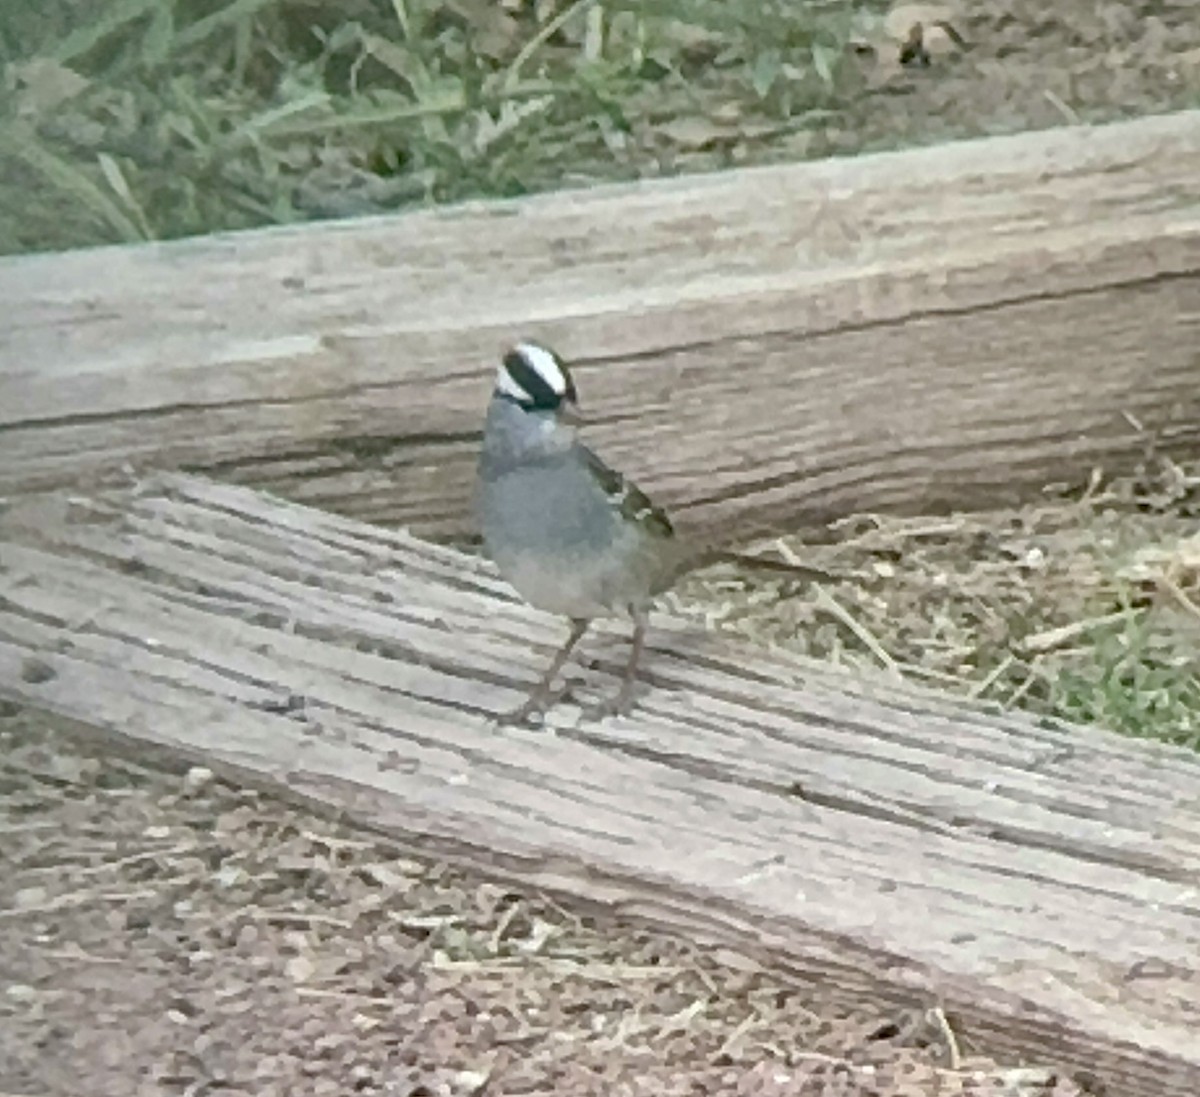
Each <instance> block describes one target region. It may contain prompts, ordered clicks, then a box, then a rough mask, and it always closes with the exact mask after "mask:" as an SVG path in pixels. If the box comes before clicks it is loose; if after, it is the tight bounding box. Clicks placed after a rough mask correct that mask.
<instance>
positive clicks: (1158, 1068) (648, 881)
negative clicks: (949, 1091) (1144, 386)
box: [0, 476, 1200, 1097]
mask: <svg viewBox="0 0 1200 1097" xmlns="http://www.w3.org/2000/svg"><path fill="white" fill-rule="evenodd" d="M653 626H654V627H653V630H652V642H651V647H650V649H649V651H648V654H647V659H646V661H645V672H646V680H645V681H644V682H643V689H644V693H643V697H642V703H641V706H640V708H639V709H638V711H637V712H636V713H635V715H634V717H633V718H631V719H628V720H622V721H609V722H604V723H595V724H589V723H586V722H579V721H578V710H577V709H576V708H574V707H572V706H571V705H564V706H562V707H561V708H560V709H557V710H555V713H554V718H553V720H552V725H551V727H550V728H549V729H547V730H544V731H536V730H516V729H497V728H496V727H494V726H493V725H492V724H491V723H490V722H489V716H490V714H492V713H494V712H497V711H501V710H503V709H504V708H506V707H508V706H510V705H511V704H512V703H513V702H514V701H515V699H516V698H517V696H518V691H520V690H523V689H525V688H526V687H527V686H528V685H529V684H530V682H531V681H532V680H533V679H534V677H536V675H537V673H538V672H539V671H540V669H541V666H542V663H543V660H544V658H545V656H546V653H547V651H548V649H549V648H550V647H551V646H553V645H555V644H556V643H557V642H559V641H560V639H561V635H562V625H561V623H560V622H557V621H555V620H553V619H549V618H547V617H545V616H544V615H541V614H538V613H536V612H535V611H533V610H531V609H529V608H528V607H525V606H523V605H521V604H519V603H517V602H515V601H513V600H512V598H511V596H510V594H509V592H508V590H507V588H505V587H504V585H503V584H502V583H500V582H499V580H497V579H496V578H495V577H494V576H493V574H492V572H491V571H490V569H489V568H488V567H487V566H486V565H484V564H483V563H482V562H480V561H477V560H475V559H473V558H470V557H465V556H462V555H460V554H457V553H455V552H453V551H452V550H449V549H446V548H440V547H436V546H433V545H430V544H427V543H423V542H421V541H418V540H416V539H413V538H411V537H409V536H407V535H404V534H395V533H390V532H387V531H384V530H381V529H378V528H373V527H370V526H366V525H363V524H360V523H357V522H354V521H350V520H347V519H343V518H338V517H335V516H331V515H327V514H322V513H319V512H316V511H312V510H308V509H305V508H301V507H298V506H295V505H292V504H286V503H281V502H277V501H273V500H271V499H269V498H266V497H263V496H260V495H257V494H255V493H253V492H250V491H248V490H245V489H241V488H236V487H229V486H218V485H215V484H212V483H208V482H205V481H199V480H192V479H187V478H184V477H178V476H166V477H162V478H159V479H156V480H154V481H152V482H150V483H147V484H145V485H143V486H142V487H141V488H140V489H139V490H132V491H126V492H113V493H110V494H102V495H97V496H94V497H92V498H83V497H79V496H66V495H56V496H51V497H46V498H37V497H30V498H29V499H27V500H26V501H24V502H23V503H21V504H19V505H16V506H14V507H13V508H11V509H10V511H9V512H8V513H7V514H6V515H4V516H3V518H2V519H0V696H3V697H5V698H8V699H9V700H12V701H16V702H19V703H21V704H25V705H30V706H34V707H36V708H37V709H39V710H41V711H44V712H46V713H50V714H53V715H54V716H56V717H58V718H61V719H65V720H69V721H73V722H75V723H77V724H78V725H80V726H82V727H84V728H86V729H90V731H91V732H93V733H98V734H102V735H104V736H106V737H109V738H110V739H111V740H112V741H113V742H123V743H125V744H127V745H130V746H132V747H133V748H134V749H136V750H137V751H138V752H139V754H142V755H143V756H144V755H145V753H146V752H147V751H150V750H158V751H160V753H161V754H162V756H163V757H165V758H167V759H169V760H170V761H173V762H179V761H181V760H187V759H196V760H203V761H204V762H205V763H206V764H208V765H212V766H216V767H218V768H220V769H223V770H225V771H227V772H232V773H234V774H236V775H238V776H240V777H242V778H243V779H246V780H249V781H252V782H258V783H260V784H265V785H267V786H270V787H273V788H275V789H278V790H282V791H284V792H286V793H288V794H290V795H293V796H298V797H302V798H305V799H307V800H309V801H313V802H316V803H319V804H322V805H324V806H325V807H327V808H329V809H331V810H336V811H339V812H345V813H346V814H348V815H349V816H351V817H352V818H354V819H356V820H358V821H360V822H362V823H364V824H366V825H369V826H372V827H375V828H378V829H380V830H382V831H385V832H387V833H388V834H390V835H391V836H392V837H393V838H394V839H395V840H397V841H398V842H400V843H401V844H405V845H408V846H409V847H412V848H416V849H419V850H420V851H422V852H424V853H428V854H433V855H435V856H438V857H447V858H451V859H455V860H457V861H459V862H462V863H466V864H469V865H473V866H476V867H478V868H480V869H482V870H483V871H485V872H487V873H490V874H493V875H499V876H502V877H509V878H513V879H516V880H519V881H520V882H521V883H522V884H523V885H524V886H527V887H536V888H544V889H549V890H552V891H556V892H559V893H565V894H568V895H571V896H574V897H576V898H578V899H582V900H585V901H589V902H593V903H601V904H604V905H605V906H607V907H610V908H612V909H615V910H616V911H618V912H620V913H622V914H625V915H627V916H631V917H636V918H642V919H645V920H648V921H650V922H653V923H655V924H656V925H660V926H664V927H668V928H670V929H673V930H677V931H680V932H682V933H685V934H688V935H691V936H693V937H696V938H699V939H702V940H719V941H723V942H725V943H727V944H728V945H730V946H731V947H733V948H735V949H737V950H740V951H742V952H744V953H749V954H752V955H754V956H756V957H758V958H760V959H763V960H765V962H767V963H771V964H773V965H775V966H776V967H779V968H781V969H784V970H787V971H790V972H791V973H792V975H793V977H795V978H797V979H806V980H822V981H825V982H828V983H829V984H830V985H832V986H834V987H837V988H839V989H840V991H841V993H842V994H844V995H845V996H846V997H848V998H854V997H858V996H861V995H875V996H877V997H880V998H882V999H885V1000H890V1001H907V1002H911V1001H913V1000H916V1001H918V1002H922V1003H924V1004H926V1005H932V1004H935V1003H940V1004H943V1005H944V1008H945V1009H946V1010H948V1011H950V1012H951V1013H952V1014H953V1016H954V1017H955V1020H956V1024H957V1025H959V1026H961V1028H962V1030H963V1031H964V1032H965V1034H966V1037H967V1039H968V1040H970V1041H973V1042H975V1043H978V1044H980V1045H983V1046H985V1047H986V1048H988V1049H990V1050H993V1051H997V1052H1000V1053H1006V1054H1009V1055H1015V1056H1019V1057H1022V1058H1024V1057H1036V1058H1038V1059H1039V1060H1043V1061H1044V1060H1049V1061H1051V1062H1059V1063H1061V1064H1063V1066H1064V1068H1065V1069H1070V1070H1074V1071H1079V1072H1087V1073H1090V1075H1092V1076H1094V1077H1096V1078H1098V1079H1100V1080H1101V1081H1102V1082H1103V1083H1104V1084H1106V1085H1107V1086H1109V1087H1110V1088H1109V1089H1107V1090H1105V1091H1103V1092H1108V1093H1112V1094H1121V1095H1122V1097H1138V1095H1140V1097H1194V1095H1195V1094H1196V1093H1197V1092H1200V1043H1198V1042H1197V1040H1196V1024H1197V1018H1198V1017H1200V894H1198V890H1197V881H1198V879H1200V759H1197V758H1196V757H1195V756H1193V755H1190V754H1187V753H1185V752H1182V751H1176V750H1171V749H1168V748H1163V747H1158V746H1153V745H1149V744H1145V743H1136V742H1128V741H1125V740H1122V739H1119V738H1117V737H1115V736H1111V735H1107V734H1104V733H1101V732H1090V731H1089V732H1088V733H1087V734H1079V733H1077V732H1076V731H1074V730H1071V729H1058V730H1056V729H1050V728H1044V727H1038V726H1036V725H1034V724H1033V723H1031V722H1029V721H1027V720H1024V719H1018V718H1010V717H1002V716H985V715H983V714H981V713H979V712H977V711H972V710H970V709H969V708H966V707H963V706H961V705H959V704H958V703H956V702H954V701H952V700H950V699H947V698H944V697H940V696H938V695H936V694H933V693H929V692H926V691H923V690H919V689H916V688H910V687H909V686H907V685H906V684H905V683H903V682H879V683H873V682H871V681H863V680H856V679H853V678H850V677H847V676H843V675H841V674H839V673H837V672H835V671H831V670H830V669H829V668H825V667H822V666H820V665H818V664H815V663H811V662H807V661H804V660H800V659H798V658H792V657H787V656H784V655H780V654H777V653H772V652H768V651H760V650H754V649H750V648H747V647H745V646H737V645H735V644H733V643H731V642H727V641H726V640H723V639H722V638H720V637H719V636H709V635H705V634H703V633H702V632H700V631H698V630H697V629H696V628H693V627H689V626H688V625H687V624H686V623H685V622H683V621H681V620H678V619H673V618H671V617H669V616H667V615H659V616H656V617H655V618H654V619H653ZM623 639H624V637H623V635H621V630H620V629H618V628H616V627H615V626H614V627H613V628H609V629H607V630H606V629H601V630H600V631H599V634H598V636H597V637H595V638H593V639H592V640H591V641H590V644H589V643H587V642H585V648H586V650H587V652H590V656H591V659H592V660H594V665H593V666H591V667H590V668H589V669H585V670H579V669H578V668H577V669H576V670H575V671H574V672H573V674H574V675H575V676H576V677H582V678H583V680H584V682H583V685H582V686H580V687H579V689H578V692H579V693H580V694H581V696H582V697H583V699H584V700H587V699H588V698H589V697H590V696H591V695H592V694H595V693H598V692H600V691H605V692H607V691H608V690H610V689H611V688H612V681H611V678H612V676H613V675H614V674H615V673H616V672H617V670H618V668H619V666H620V661H621V658H622V656H623V654H624V649H623ZM618 641H620V643H619V642H618ZM1094 1092H1102V1091H1101V1090H1095V1091H1094Z"/></svg>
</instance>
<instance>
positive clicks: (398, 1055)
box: [0, 706, 1084, 1097]
mask: <svg viewBox="0 0 1200 1097" xmlns="http://www.w3.org/2000/svg"><path fill="white" fill-rule="evenodd" d="M0 759H2V760H0V796H2V797H3V803H4V807H5V812H4V819H3V822H2V823H0V831H2V832H3V847H2V848H3V855H4V857H3V864H4V880H5V884H6V887H5V890H4V895H3V896H2V897H0V958H2V959H0V970H2V971H3V991H2V992H0V1093H3V1094H4V1095H5V1097H14V1095H17V1094H20V1095H22V1097H24V1095H30V1097H32V1095H51V1094H53V1095H62V1097H67V1095H72V1097H78V1095H80V1094H85V1093H86V1094H88V1095H89V1097H132V1095H134V1094H137V1095H142V1094H145V1095H150V1094H187V1095H200V1094H217V1093H221V1094H227V1093H228V1094H243V1093H244V1094H255V1095H256V1097H273V1095H278V1097H301V1095H305V1094H313V1095H317V1094H328V1095H335V1094H336V1095H339V1097H341V1095H347V1094H354V1093H360V1094H367V1095H370V1094H378V1095H389V1097H435V1095H443V1094H445V1095H450V1097H460V1095H464V1097H465V1095H470V1094H493V1095H499V1094H533V1093H540V1094H575V1093H578V1094H584V1093H596V1094H605V1095H609V1097H616V1095H635V1094H645V1095H647V1097H650V1095H661V1097H667V1095H672V1094H680V1095H683V1094H703V1093H714V1094H716V1093H721V1094H745V1095H751V1094H754V1095H763V1097H768V1095H779V1097H784V1095H795V1097H800V1095H813V1097H816V1095H818V1094H821V1095H824V1094H839V1095H844V1097H868V1095H879V1094H887V1095H896V1097H917V1095H921V1094H932V1093H938V1094H947V1095H950V1094H975V1095H978V1097H1002V1095H1003V1097H1025V1095H1032V1094H1044V1095H1052V1097H1072V1095H1076V1094H1080V1093H1082V1092H1084V1091H1083V1090H1081V1089H1080V1088H1079V1087H1078V1086H1077V1085H1076V1084H1075V1083H1074V1082H1072V1081H1070V1080H1069V1079H1067V1078H1062V1077H1056V1076H1055V1074H1054V1072H1053V1071H1052V1070H1048V1069H1042V1068H1039V1067H1038V1066H1037V1065H1036V1064H1035V1065H1031V1066H1027V1067H1023V1068H1015V1067H1013V1066H1012V1065H1010V1066H1009V1069H1007V1070H1002V1069H1000V1068H998V1067H997V1065H996V1064H995V1063H994V1062H992V1061H991V1060H989V1059H987V1058H984V1057H980V1056H977V1055H975V1054H974V1049H972V1048H970V1047H969V1046H968V1045H967V1044H965V1043H960V1041H959V1038H958V1037H957V1036H956V1035H955V1033H954V1030H953V1025H952V1019H948V1018H944V1017H942V1016H941V1015H939V1014H938V1013H937V1012H936V1011H933V1012H926V1011H923V1010H922V1009H919V1008H918V1009H914V1010H913V1011H912V1012H911V1013H896V1012H895V1011H892V1012H881V1011H880V1010H879V1009H878V1008H876V1007H873V1006H872V1004H871V1003H870V1002H863V1003H862V1004H861V1005H860V1006H859V1007H858V1008H856V1009H848V1008H846V1007H845V1006H843V1005H840V1004H837V1003H835V1002H833V1001H831V1000H830V998H829V996H828V994H822V993H821V992H818V991H814V990H812V989H805V988H803V987H795V986H788V985H787V984H785V983H783V982H781V981H779V980H778V979H777V978H774V977H772V976H771V975H770V974H769V973H766V972H763V971H760V970H758V969H756V968H755V967H754V966H753V965H752V964H750V963H749V962H748V961H744V960H741V959H740V958H739V957H737V956H733V955H730V954H726V953H723V952H718V953H716V954H714V953H713V952H712V951H710V950H705V949H702V948H696V947H690V946H688V945H687V944H684V943H681V942H679V941H675V940H670V939H667V938H663V937H658V936H655V935H654V934H652V933H646V932H643V931H640V930H638V929H637V928H635V927H631V926H627V925H621V924H618V923H615V922H613V921H611V920H608V919H604V918H591V917H586V916H581V915H579V914H577V913H573V912H571V911H568V910H564V909H562V908H561V907H559V906H558V905H556V904H555V903H554V902H552V901H551V900H549V899H546V898H543V897H537V896H526V895H519V894H515V893H513V892H512V891H510V890H508V889H505V888H502V887H498V886H496V885H493V884H490V883H488V882H486V881H483V880H478V879H469V878H465V877H463V876H462V875H460V874H458V873H457V872H455V871H453V870H451V869H449V868H447V867H445V866H443V865H438V864H432V863H420V862H417V861H413V860H411V859H408V858H404V857H399V856H397V855H396V853H395V852H394V851H392V850H389V849H388V848H387V847H386V845H384V844H381V843H380V842H378V841H376V840H375V839H374V838H372V837H371V836H370V835H364V834H361V833H356V832H355V831H353V830H351V829H348V828H347V827H344V826H339V825H337V824H336V823H332V822H329V821H327V820H325V819H321V818H318V817H315V816H313V815H311V814H308V813H306V812H304V811H300V810H296V809H295V808H292V807H289V806H287V805H284V804H280V803H278V802H274V801H272V800H271V799H269V798H266V797H263V796H260V795H259V794H258V793H256V792H254V791H252V790H249V789H244V788H236V787H232V786H230V785H228V784H225V783H223V782H221V781H220V780H217V779H215V778H213V776H212V775H211V774H210V773H209V772H208V771H206V770H203V769H200V768H193V769H191V770H189V771H188V772H187V773H185V774H182V775H171V774H166V773H162V772H157V771H154V770H149V769H145V768H142V767H140V766H137V765H135V764H132V763H130V762H128V761H124V760H121V759H117V758H114V757H112V756H111V755H109V756H105V755H104V754H101V753H97V752H95V751H93V750H90V749H88V748H87V747H86V746H85V745H81V743H80V741H79V740H77V739H70V738H66V737H64V736H63V735H62V734H57V733H54V732H51V731H48V730H47V729H46V728H45V726H44V725H43V724H42V723H41V722H40V721H39V720H38V718H36V717H33V716H31V715H30V714H27V713H22V712H21V711H19V710H18V709H16V708H15V706H8V707H7V708H5V709H3V710H2V715H0ZM931 1005H932V1003H931Z"/></svg>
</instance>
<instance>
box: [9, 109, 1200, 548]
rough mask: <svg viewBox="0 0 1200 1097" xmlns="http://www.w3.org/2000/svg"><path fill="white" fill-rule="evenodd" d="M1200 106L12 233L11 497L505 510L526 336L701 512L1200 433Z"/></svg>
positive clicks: (820, 510)
mask: <svg viewBox="0 0 1200 1097" xmlns="http://www.w3.org/2000/svg"><path fill="white" fill-rule="evenodd" d="M1197 179H1200V112H1188V113H1181V114H1175V115H1169V116H1163V117H1156V118H1147V119H1142V120H1139V121H1135V122H1125V123H1119V124H1116V125H1111V126H1105V127H1098V128H1090V127H1078V128H1070V129H1063V130H1057V131H1049V132H1040V133H1028V134H1023V135H1020V136H1015V137H1004V138H993V139H987V140H980V141H968V142H962V143H958V144H951V145H944V146H940V147H936V148H927V149H918V150H910V151H905V152H898V153H889V154H883V155H872V156H863V157H859V158H854V159H842V160H831V161H824V162H817V163H808V164H800V165H792V166H785V167H771V168H757V169H753V170H745V171H732V172H727V173H724V174H720V175H712V176H697V177H689V178H682V179H675V180H669V181H660V182H654V183H648V184H645V185H641V186H618V187H598V188H595V189H592V190H586V191H572V192H566V193H559V194H550V195H543V196H540V197H534V198H529V199H526V200H522V201H519V202H509V203H497V204H475V205H465V206H460V207H456V208H452V209H447V210H431V211H426V212H417V213H412V214H407V215H403V216H397V217H388V218H380V219H370V220H359V221H351V222H341V223H332V224H317V225H304V226H298V227H294V228H287V229H280V230H271V231H264V232H253V233H244V234H240V235H224V236H214V237H208V238H202V239H195V240H187V241H182V242H176V243H169V244H161V245H154V246H139V247H132V248H107V249H98V250H94V251H86V252H78V253H72V254H65V255H41V256H29V257H19V258H10V259H6V260H3V261H0V300H3V301H4V309H5V319H4V322H3V325H2V330H0V495H5V494H7V495H14V494H19V493H21V492H24V491H28V490H35V489H46V488H53V487H57V486H63V485H68V484H76V483H79V482H81V481H95V479H96V478H97V477H102V476H104V475H106V474H108V473H111V472H112V471H113V470H116V469H121V468H123V467H126V466H129V465H132V466H134V467H152V466H157V467H183V468H191V469H196V470H204V471H207V472H209V473H212V474H215V475H217V476H218V477H221V478H226V479H233V480H236V481H240V482H245V483H249V484H255V485H263V486H268V487H270V488H272V489H273V490H275V491H277V492H279V493H282V494H284V495H287V496H290V497H292V498H295V499H299V500H303V501H307V502H311V503H315V504H318V505H321V506H324V507H329V508H333V509H336V510H338V511H340V512H342V513H346V514H352V515H356V516H359V517H363V518H366V519H369V520H373V521H379V522H385V523H406V524H409V525H410V526H411V527H412V528H413V529H414V530H417V531H420V532H423V533H426V534H436V535H461V534H463V533H467V532H469V531H470V530H471V529H472V523H471V521H470V518H469V514H468V505H467V504H468V498H469V494H470V480H471V470H472V464H473V460H474V450H475V442H476V431H477V430H478V426H479V422H480V416H481V413H482V408H483V405H484V403H485V401H486V398H487V393H488V388H489V387H490V385H489V375H490V372H491V369H492V364H493V362H494V360H495V359H496V357H497V354H498V353H499V351H500V350H501V348H502V347H503V346H505V345H506V344H507V343H508V342H509V341H511V340H513V339H514V338H516V337H519V336H526V335H532V336H535V337H540V338H542V339H545V340H547V341H549V342H551V343H552V344H555V345H557V346H559V348H560V349H561V350H562V351H563V352H564V353H566V354H567V355H568V356H569V357H571V358H572V359H574V360H575V361H576V362H577V363H578V373H579V380H580V384H581V391H582V394H583V398H584V402H585V404H586V406H587V408H588V410H589V411H590V413H591V414H592V416H593V419H594V424H593V428H592V437H593V439H594V440H595V441H596V443H597V444H598V447H599V448H600V449H601V450H602V451H603V452H604V453H605V454H606V455H608V456H609V457H610V458H611V459H612V460H613V461H614V463H616V464H618V465H620V466H621V467H623V468H625V469H627V470H628V471H629V472H631V473H632V474H634V475H635V476H637V477H638V478H639V479H640V480H642V481H643V482H644V486H646V487H647V488H649V489H650V490H651V491H652V493H653V494H655V495H656V496H657V497H658V498H659V499H660V500H661V501H663V502H665V503H667V504H669V505H671V506H672V507H674V508H675V509H676V510H677V511H679V512H680V514H681V517H682V518H683V521H684V524H685V525H686V524H688V523H689V522H690V523H691V524H692V525H693V526H694V527H695V528H696V529H697V530H698V531H701V532H704V533H706V534H713V533H714V532H722V533H725V534H726V535H728V534H730V533H731V531H733V530H737V531H738V532H739V533H744V534H751V533H757V532H761V531H764V530H767V529H775V528H779V527H795V526H796V525H798V524H805V523H811V522H819V521H824V520H827V519H829V518H832V517H836V516H838V515H841V514H844V513H847V512H849V511H855V510H871V509H880V510H882V509H891V510H908V511H915V510H927V511H928V510H935V509H942V508H948V507H962V508H969V507H972V506H977V505H992V504H994V503H997V502H1005V503H1008V502H1013V501H1016V500H1018V499H1020V498H1022V497H1027V496H1028V495H1029V493H1030V492H1032V491H1035V490H1036V489H1039V488H1041V487H1042V486H1044V484H1045V483H1046V482H1047V481H1048V480H1050V481H1061V480H1071V479H1075V478H1078V479H1081V480H1082V479H1086V477H1087V475H1088V474H1089V473H1090V471H1091V470H1092V468H1093V467H1094V466H1097V465H1099V466H1103V467H1104V468H1105V469H1106V470H1108V471H1113V472H1115V471H1119V470H1123V469H1127V468H1128V467H1129V466H1130V465H1131V464H1132V463H1134V462H1136V461H1138V460H1140V459H1142V458H1143V456H1144V454H1145V452H1146V450H1147V448H1148V447H1149V446H1150V445H1152V444H1153V445H1156V446H1158V447H1159V449H1160V450H1161V451H1163V452H1166V453H1180V452H1194V451H1195V447H1196V446H1197V444H1200V350H1198V349H1197V348H1200V205H1198V204H1197V201H1196V186H1195V184H1196V180H1197Z"/></svg>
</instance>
